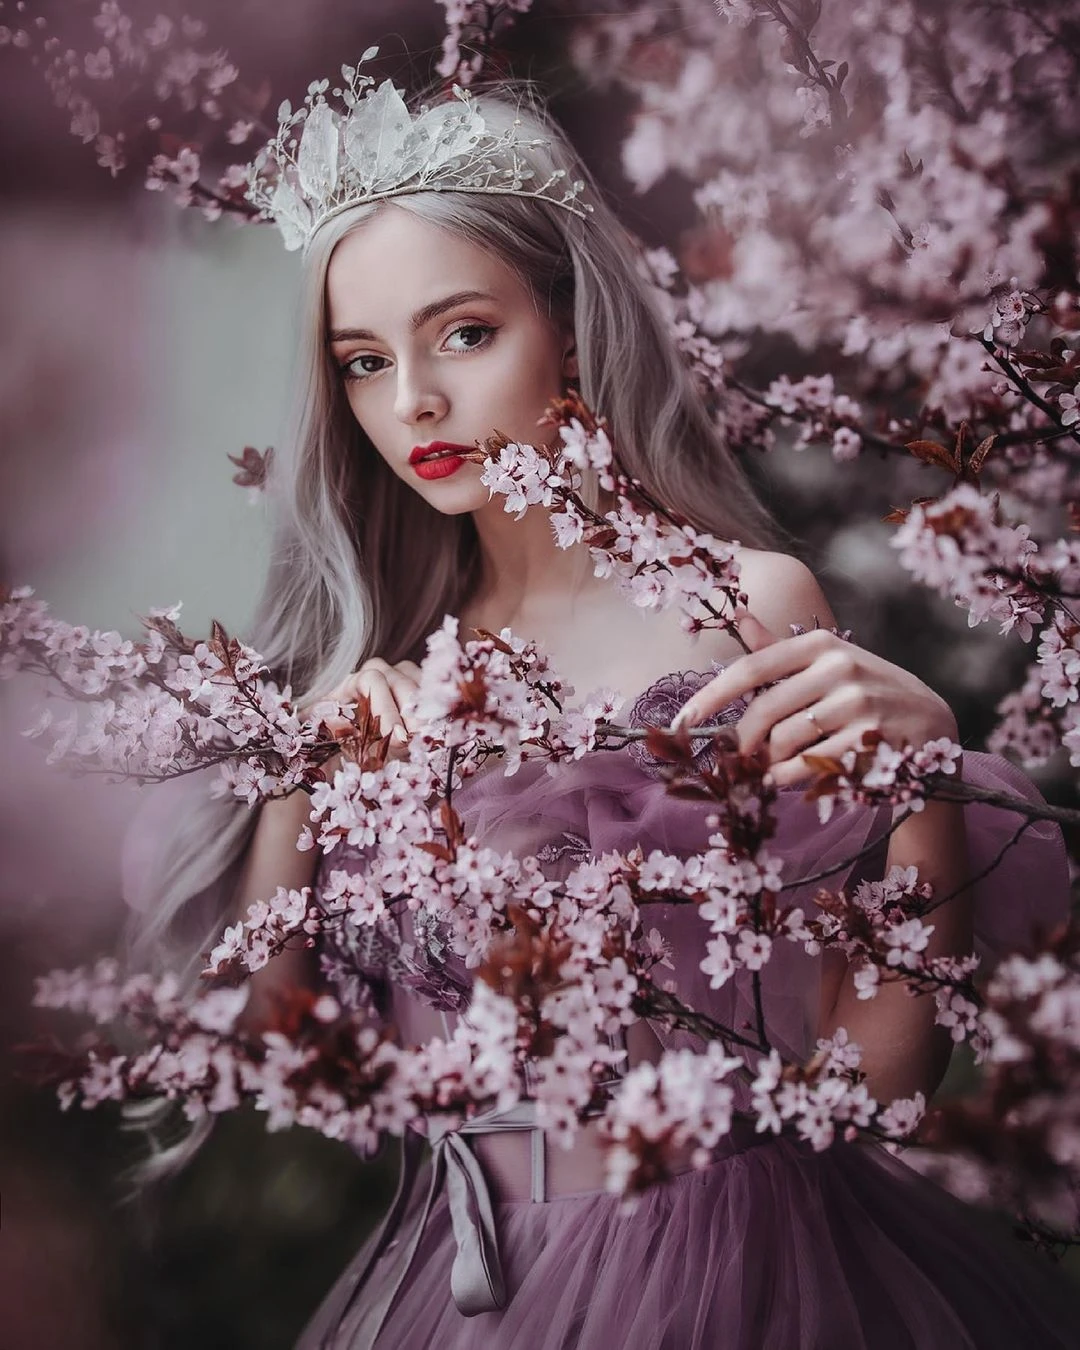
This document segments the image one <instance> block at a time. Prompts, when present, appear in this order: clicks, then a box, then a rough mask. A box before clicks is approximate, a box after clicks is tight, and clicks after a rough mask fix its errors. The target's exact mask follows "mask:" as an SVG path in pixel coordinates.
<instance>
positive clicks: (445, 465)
mask: <svg viewBox="0 0 1080 1350" xmlns="http://www.w3.org/2000/svg"><path fill="white" fill-rule="evenodd" d="M472 448H473V447H472V446H471V445H455V444H454V443H453V442H452V441H432V442H431V443H430V444H429V445H414V446H413V448H412V451H411V452H410V454H409V463H410V464H411V465H412V466H413V468H414V469H415V470H416V473H417V476H418V477H420V478H426V479H428V480H431V479H433V478H449V477H450V475H451V474H452V473H457V471H458V469H460V468H461V466H462V465H463V464H464V463H465V459H464V457H463V455H462V452H463V451H464V453H465V454H469V453H470V452H471V451H472Z"/></svg>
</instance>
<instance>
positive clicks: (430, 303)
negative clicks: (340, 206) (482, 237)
mask: <svg viewBox="0 0 1080 1350" xmlns="http://www.w3.org/2000/svg"><path fill="white" fill-rule="evenodd" d="M326 296H327V313H328V317H329V334H328V341H329V344H330V352H331V356H332V358H333V361H334V363H335V365H336V366H337V367H338V369H339V371H340V373H341V378H342V379H343V380H344V382H345V390H346V394H347V396H348V400H349V406H350V407H351V408H352V411H353V415H354V416H355V418H356V420H357V421H358V422H359V423H360V425H361V427H362V428H363V429H364V431H365V432H366V433H367V435H368V436H369V437H370V439H371V442H372V444H373V445H374V446H375V448H376V450H377V451H378V452H379V454H380V455H381V456H382V457H383V459H385V460H386V462H387V464H389V465H390V467H391V469H393V471H394V473H396V474H397V475H398V477H399V478H401V479H402V480H403V481H404V482H406V483H408V484H409V486H410V487H412V488H414V489H415V490H416V491H417V492H419V493H420V494H421V495H422V496H423V497H424V498H425V499H426V500H427V501H429V502H430V503H431V505H432V506H434V507H435V508H436V509H437V510H439V511H442V512H444V513H446V514H450V515H456V514H458V513H460V512H463V511H475V510H478V509H480V508H481V507H482V506H484V505H485V504H486V503H487V502H488V500H489V494H488V491H487V489H486V488H485V487H484V486H483V485H482V484H481V482H480V473H481V469H480V466H479V465H476V464H468V463H464V462H462V461H461V460H460V459H458V458H455V457H454V456H453V454H452V453H446V452H447V451H448V450H452V449H453V447H458V448H464V449H466V450H474V449H475V448H476V445H475V443H476V441H477V440H480V439H482V438H483V437H485V436H490V435H491V434H492V432H494V431H495V430H499V431H501V432H504V433H505V434H506V435H507V436H509V437H510V439H511V440H517V441H527V442H531V443H532V444H538V443H540V442H541V441H544V442H549V443H550V442H551V441H552V440H553V439H554V438H555V433H554V432H553V431H552V429H551V428H549V427H544V428H541V429H539V430H538V429H537V426H536V423H537V421H538V419H539V418H540V417H541V416H542V415H543V413H544V410H545V409H546V408H547V406H548V405H549V404H550V402H551V400H552V399H553V398H556V397H558V396H559V395H560V394H561V393H562V392H563V389H564V385H565V380H566V377H567V376H568V375H572V374H574V373H576V372H575V366H574V358H573V356H572V355H571V352H572V345H573V343H572V339H571V338H570V337H569V336H568V335H567V334H566V333H565V332H562V331H560V330H559V328H558V327H557V326H556V324H555V323H554V322H553V321H552V320H551V319H549V318H547V317H546V316H545V315H543V314H540V313H538V312H537V309H536V305H535V303H534V300H533V296H532V293H531V292H530V291H529V289H528V287H527V286H525V285H524V284H523V283H522V282H521V281H520V280H519V279H518V278H517V277H516V276H515V275H514V273H513V272H511V271H510V269H509V268H508V267H507V266H506V265H505V264H504V263H503V262H502V261H501V260H500V259H499V258H498V257H496V256H495V255H494V253H492V252H490V251H488V250H485V249H483V248H480V247H478V246H477V245H475V244H472V243H470V242H468V241H467V240H465V239H462V238H460V237H459V236H457V235H454V234H452V233H450V231H448V230H445V229H443V228H441V227H440V226H438V225H434V224H432V223H431V222H429V221H426V220H422V219H420V218H419V217H417V216H414V215H412V214H410V213H409V212H408V211H403V210H401V209H400V208H399V207H396V206H394V205H393V204H389V205H387V206H384V207H382V208H381V209H380V210H379V211H378V213H377V214H376V215H375V216H374V217H373V218H372V219H370V220H368V221H366V222H365V223H364V224H363V225H361V226H360V227H359V229H357V230H355V231H353V233H352V234H349V235H346V237H345V238H344V239H343V240H342V241H341V243H340V244H338V245H337V247H336V248H335V250H334V253H333V256H332V257H331V259H330V266H329V270H328V272H327V279H326ZM425 452H427V455H428V457H427V458H426V459H425V458H420V457H421V456H423V455H424V454H425ZM432 456H436V457H432Z"/></svg>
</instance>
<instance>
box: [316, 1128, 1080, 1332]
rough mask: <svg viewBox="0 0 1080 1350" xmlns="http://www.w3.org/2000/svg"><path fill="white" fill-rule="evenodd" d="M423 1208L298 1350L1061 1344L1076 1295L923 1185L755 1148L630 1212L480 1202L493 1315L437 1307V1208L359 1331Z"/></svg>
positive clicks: (911, 1178) (442, 1245)
mask: <svg viewBox="0 0 1080 1350" xmlns="http://www.w3.org/2000/svg"><path fill="white" fill-rule="evenodd" d="M424 1180H425V1179H424V1178H421V1183H423V1181H424ZM423 1192H424V1185H423V1184H421V1185H420V1186H419V1187H418V1188H417V1189H416V1198H415V1200H414V1202H413V1204H412V1205H411V1207H410V1210H409V1212H408V1213H407V1214H406V1216H405V1219H404V1222H403V1223H402V1225H401V1228H400V1230H399V1236H398V1238H397V1240H396V1241H395V1242H394V1243H393V1244H392V1245H391V1247H390V1249H389V1250H388V1251H386V1252H385V1254H384V1255H383V1256H382V1257H381V1258H380V1259H379V1260H378V1261H377V1262H376V1264H375V1266H374V1268H373V1269H372V1270H371V1271H370V1272H369V1274H368V1276H367V1278H366V1279H364V1280H363V1281H362V1283H361V1285H360V1287H356V1286H357V1272H359V1271H362V1270H363V1268H364V1266H365V1265H366V1264H367V1261H368V1258H369V1256H370V1253H371V1250H372V1246H371V1243H369V1244H368V1246H367V1248H365V1249H364V1250H362V1251H361V1252H360V1254H359V1255H358V1256H357V1257H356V1259H355V1261H354V1262H353V1263H352V1264H351V1265H350V1267H349V1269H347V1270H346V1271H345V1273H344V1275H343V1276H342V1278H341V1279H340V1280H339V1282H338V1283H337V1285H335V1287H334V1289H333V1290H332V1291H331V1293H330V1294H329V1295H328V1297H327V1299H326V1300H325V1302H324V1304H323V1306H322V1307H321V1308H320V1309H319V1311H318V1312H317V1313H316V1315H315V1318H314V1319H313V1321H312V1322H311V1324H310V1325H309V1326H308V1328H307V1330H306V1332H305V1333H304V1335H303V1337H302V1339H301V1341H300V1343H299V1347H298V1350H423V1348H426V1347H433V1348H434V1347H438V1350H613V1348H614V1347H619V1350H1018V1348H1019V1347H1026V1346H1033V1347H1038V1350H1066V1347H1068V1350H1076V1347H1077V1346H1080V1289H1078V1288H1077V1286H1075V1285H1074V1284H1073V1282H1072V1281H1071V1280H1069V1279H1068V1277H1067V1276H1065V1275H1063V1274H1062V1273H1061V1272H1060V1271H1058V1270H1056V1269H1055V1268H1054V1267H1053V1266H1052V1265H1050V1263H1049V1262H1047V1261H1046V1260H1044V1259H1043V1258H1040V1257H1036V1256H1034V1255H1032V1254H1031V1253H1029V1252H1027V1251H1025V1250H1024V1249H1022V1248H1020V1247H1019V1246H1018V1244H1017V1243H1016V1242H1015V1241H1014V1240H1012V1239H1011V1238H1009V1237H1008V1236H1007V1235H999V1234H997V1233H996V1232H995V1231H994V1230H993V1228H992V1226H991V1227H990V1228H989V1229H988V1226H987V1224H986V1222H985V1220H984V1219H980V1216H978V1215H977V1214H976V1213H975V1212H974V1211H972V1210H970V1209H969V1208H968V1207H967V1206H965V1205H962V1204H961V1203H960V1202H959V1201H957V1200H955V1199H953V1198H952V1197H951V1196H949V1195H947V1194H946V1193H945V1192H944V1191H942V1190H941V1189H940V1188H939V1187H938V1186H937V1185H936V1184H935V1183H933V1182H931V1181H928V1180H926V1179H925V1178H923V1177H921V1176H919V1175H918V1174H917V1173H915V1172H913V1171H912V1170H911V1169H910V1168H908V1167H907V1166H906V1165H905V1164H904V1163H902V1162H901V1161H899V1160H897V1159H896V1158H893V1157H892V1156H890V1155H889V1154H888V1153H886V1152H885V1151H884V1150H882V1149H880V1148H877V1147H875V1146H868V1145H866V1144H862V1143H853V1144H837V1145H834V1146H833V1147H832V1148H831V1149H829V1150H826V1151H825V1152H822V1153H814V1152H813V1151H812V1150H810V1148H809V1147H808V1146H805V1145H802V1144H800V1143H797V1142H793V1141H789V1140H787V1139H774V1138H770V1139H768V1140H765V1141H762V1142H759V1143H756V1144H754V1145H753V1146H750V1147H746V1148H744V1149H742V1150H741V1151H738V1152H734V1153H732V1154H730V1155H729V1156H726V1157H723V1158H720V1159H718V1160H716V1161H714V1162H712V1163H710V1164H709V1165H708V1166H707V1167H706V1168H704V1169H703V1170H701V1171H689V1172H684V1173H682V1174H680V1175H678V1176H676V1177H674V1178H673V1179H672V1180H670V1181H668V1182H665V1183H664V1184H662V1185H658V1186H655V1187H653V1188H652V1189H650V1190H649V1191H647V1192H646V1193H645V1194H644V1195H643V1196H642V1197H641V1198H640V1199H639V1200H638V1201H637V1202H636V1204H635V1205H634V1207H633V1208H632V1209H631V1208H627V1206H626V1205H625V1204H624V1203H623V1202H622V1201H621V1200H620V1199H618V1198H617V1197H615V1196H612V1195H609V1194H607V1193H606V1192H603V1191H590V1192H585V1193H581V1194H576V1195H565V1196H561V1197H560V1196H557V1197H555V1198H553V1199H551V1200H548V1201H546V1202H544V1203H533V1202H529V1201H522V1202H512V1203H498V1202H497V1203H496V1204H495V1218H496V1227H497V1232H498V1240H499V1249H500V1252H501V1257H502V1266H503V1271H504V1274H505V1277H506V1288H507V1291H508V1301H507V1304H506V1306H505V1307H504V1308H503V1309H502V1310H501V1311H499V1312H485V1313H480V1314H478V1315H476V1316H473V1317H466V1316H464V1315H462V1313H461V1312H459V1311H458V1309H457V1307H456V1306H455V1304H454V1302H453V1300H452V1298H451V1295H450V1271H451V1264H452V1262H453V1258H454V1255H455V1251H456V1247H455V1241H454V1236H453V1233H452V1230H451V1225H450V1216H449V1210H448V1205H447V1202H446V1198H445V1194H443V1195H442V1196H440V1198H439V1200H438V1201H437V1202H436V1204H435V1207H434V1209H433V1210H432V1211H431V1213H430V1214H429V1216H428V1220H427V1222H426V1224H425V1225H424V1231H423V1234H422V1237H421V1240H420V1244H419V1247H418V1248H417V1250H416V1252H415V1254H414V1256H413V1259H412V1260H411V1262H409V1265H408V1269H407V1272H406V1274H405V1277H404V1279H403V1280H402V1282H401V1285H400V1287H399V1288H398V1291H397V1293H396V1295H395V1296H394V1299H393V1302H392V1303H391V1305H390V1308H389V1310H388V1312H387V1313H386V1315H385V1316H384V1317H383V1319H382V1325H381V1327H379V1328H378V1329H377V1334H375V1332H374V1331H373V1329H372V1325H371V1319H370V1317H369V1316H368V1315H367V1314H368V1312H369V1310H370V1308H371V1306H372V1305H373V1304H374V1303H377V1302H378V1295H379V1292H380V1290H385V1289H387V1288H392V1287H393V1282H394V1281H395V1280H396V1279H398V1278H399V1276H400V1273H401V1264H400V1253H401V1252H402V1251H403V1250H404V1249H405V1248H406V1247H407V1246H408V1237H409V1235H410V1234H411V1233H413V1232H414V1231H415V1229H414V1225H415V1224H416V1222H417V1220H418V1218H419V1216H420V1210H421V1207H422V1196H423ZM374 1240H375V1239H373V1240H372V1241H374ZM395 1260H396V1264H395Z"/></svg>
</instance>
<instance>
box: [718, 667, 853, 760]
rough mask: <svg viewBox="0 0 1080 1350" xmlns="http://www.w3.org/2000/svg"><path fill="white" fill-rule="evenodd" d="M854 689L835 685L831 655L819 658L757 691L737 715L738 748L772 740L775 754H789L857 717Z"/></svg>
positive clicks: (751, 747)
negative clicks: (802, 668)
mask: <svg viewBox="0 0 1080 1350" xmlns="http://www.w3.org/2000/svg"><path fill="white" fill-rule="evenodd" d="M856 693H857V691H856V689H855V687H854V686H851V687H850V688H849V686H847V685H846V684H841V685H839V686H838V685H837V681H836V676H835V674H834V672H833V670H832V668H831V663H830V661H829V660H828V658H825V659H823V660H821V661H818V662H815V663H814V664H813V665H810V666H807V668H806V669H805V670H802V671H799V672H798V673H796V674H795V675H789V676H788V678H787V679H786V680H781V681H780V682H779V683H778V684H774V685H773V686H772V687H771V688H769V689H766V690H765V691H764V692H763V693H761V694H758V696H757V697H756V698H755V699H754V701H753V702H752V703H751V704H750V706H749V708H747V710H746V712H745V713H743V715H742V717H741V718H740V719H739V723H738V736H739V749H740V750H741V751H742V753H743V754H744V755H748V754H750V753H751V752H752V751H754V750H756V749H757V748H758V747H759V746H761V745H768V747H769V751H770V753H771V754H772V756H773V758H774V759H787V758H788V756H789V755H791V754H794V753H796V752H797V751H799V750H801V749H802V748H803V746H804V745H812V744H813V743H814V742H815V741H820V740H821V739H822V736H823V735H829V734H831V733H832V732H835V731H839V730H840V729H841V727H844V726H846V725H847V724H848V723H849V722H851V721H853V720H854V718H855V717H856V716H857V715H858V714H859V713H860V712H861V711H863V708H862V705H861V703H860V701H859V699H858V698H857V697H856ZM811 711H812V712H813V714H814V716H813V718H810V717H808V716H807V713H808V712H811ZM815 722H816V725H815Z"/></svg>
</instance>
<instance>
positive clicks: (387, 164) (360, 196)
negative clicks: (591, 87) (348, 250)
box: [247, 47, 592, 250]
mask: <svg viewBox="0 0 1080 1350" xmlns="http://www.w3.org/2000/svg"><path fill="white" fill-rule="evenodd" d="M377 54H378V48H377V47H369V48H368V50H367V51H366V52H365V53H364V55H363V56H362V57H361V58H360V63H359V64H361V65H362V64H363V63H364V62H365V61H369V60H371V58H372V57H374V56H376V55H377ZM341 75H342V87H341V88H340V89H334V90H332V91H331V92H332V94H333V96H334V97H335V98H339V99H340V100H341V103H342V105H343V107H342V110H341V111H340V112H339V111H337V110H336V109H334V108H332V107H331V106H330V104H329V103H328V102H327V100H326V91H327V89H328V87H329V81H328V80H317V81H315V83H313V84H311V85H309V86H308V92H307V97H306V99H305V100H304V106H303V107H301V108H298V109H297V110H296V111H295V112H293V110H292V107H291V106H290V104H289V103H288V102H285V103H283V104H282V105H281V107H280V108H279V109H278V121H279V126H278V134H277V136H276V137H275V138H274V139H273V140H272V141H271V142H270V143H269V145H267V146H265V147H264V149H263V150H261V151H260V152H259V155H258V156H257V157H256V159H255V161H254V163H253V164H252V166H251V169H250V174H249V180H248V191H247V197H248V200H249V201H250V202H252V203H253V204H254V205H255V206H257V207H258V208H259V210H260V211H261V212H262V213H263V215H264V216H267V217H269V218H270V219H272V220H273V221H274V223H275V224H276V225H277V227H278V229H279V230H280V231H281V234H282V237H283V238H284V240H285V247H286V248H287V249H297V248H303V249H305V250H306V249H307V247H308V245H309V244H310V243H311V240H312V238H313V236H314V235H315V232H316V230H318V229H319V227H320V226H322V225H325V224H326V222H327V221H328V220H331V219H333V217H334V216H336V215H340V213H341V212H342V211H346V210H348V208H349V207H351V206H358V205H361V204H362V203H364V202H373V201H381V200H384V199H386V198H388V197H401V196H405V195H407V194H410V193H414V192H477V193H487V194H501V195H511V196H515V197H539V198H541V199H542V200H544V201H548V202H552V203H554V205H556V206H561V207H563V208H565V209H566V210H567V211H570V212H572V213H573V214H574V215H576V216H581V217H582V218H584V217H586V216H587V215H588V213H589V212H590V211H592V207H591V206H590V205H589V204H588V203H586V202H582V201H579V200H578V198H579V195H580V193H581V191H582V189H583V188H584V186H585V184H584V183H583V182H582V181H581V180H580V179H576V180H573V181H571V180H569V179H568V178H567V175H566V170H565V169H556V170H554V171H553V172H552V173H551V175H550V176H549V177H548V179H547V181H546V182H538V181H537V179H536V174H535V173H534V171H533V170H532V169H531V168H530V167H529V164H528V161H527V160H526V158H525V157H524V155H523V153H522V152H523V151H525V150H529V149H535V148H538V147H542V146H545V145H547V144H548V141H547V140H544V139H538V138H533V139H528V138H525V137H522V136H521V135H520V134H519V132H518V128H519V126H520V122H519V121H518V120H517V119H515V120H514V122H513V124H512V125H511V126H510V127H509V128H507V129H506V130H505V131H502V132H495V131H493V130H490V129H489V128H488V127H487V126H486V125H485V123H484V119H483V117H482V116H481V115H480V112H479V110H478V109H477V108H476V106H475V104H474V102H473V99H472V96H471V95H470V94H469V92H468V91H467V90H464V89H461V88H459V87H458V86H457V85H454V98H455V99H456V100H457V103H458V105H459V106H457V107H447V106H446V105H445V104H440V105H437V106H436V107H434V108H429V107H427V106H426V105H425V106H423V107H421V108H420V110H419V112H418V113H416V114H415V115H413V114H411V113H410V112H409V109H408V108H407V107H406V104H405V100H404V99H403V98H402V96H401V93H400V91H399V90H398V89H397V88H396V87H395V86H394V85H393V84H392V83H391V81H389V80H384V81H383V82H382V84H380V85H378V86H376V84H375V81H374V80H373V79H372V77H371V76H370V75H363V74H360V73H359V70H358V68H357V66H342V68H341Z"/></svg>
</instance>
